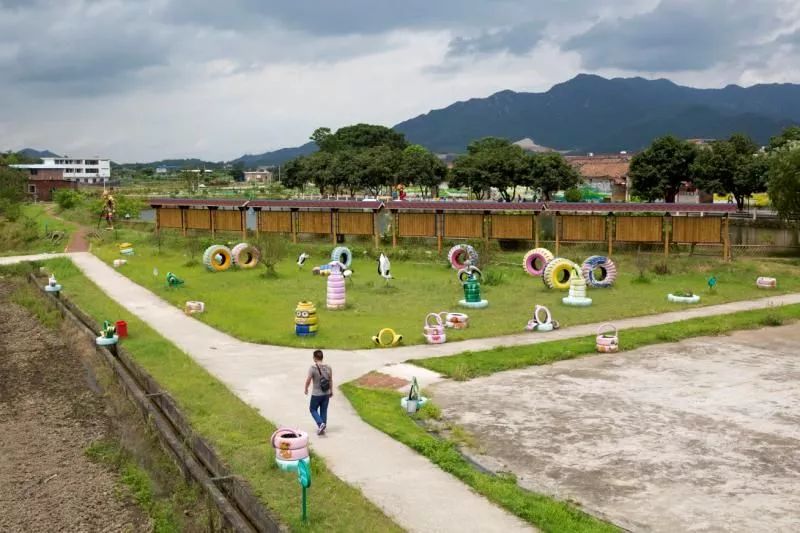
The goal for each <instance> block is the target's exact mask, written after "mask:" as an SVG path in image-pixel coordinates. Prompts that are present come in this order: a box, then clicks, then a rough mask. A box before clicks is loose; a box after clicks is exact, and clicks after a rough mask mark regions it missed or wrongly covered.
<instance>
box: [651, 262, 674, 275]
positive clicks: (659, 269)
mask: <svg viewBox="0 0 800 533" xmlns="http://www.w3.org/2000/svg"><path fill="white" fill-rule="evenodd" d="M653 272H655V273H656V274H658V275H659V276H666V275H667V274H669V273H670V270H669V265H668V264H667V262H666V261H661V262H660V263H656V264H655V266H653Z"/></svg>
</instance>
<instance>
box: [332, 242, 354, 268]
mask: <svg viewBox="0 0 800 533" xmlns="http://www.w3.org/2000/svg"><path fill="white" fill-rule="evenodd" d="M331 261H339V262H340V263H342V264H343V265H344V266H346V267H347V268H350V265H352V264H353V253H352V252H351V251H350V249H349V248H347V247H346V246H337V247H336V248H334V249H333V251H332V252H331Z"/></svg>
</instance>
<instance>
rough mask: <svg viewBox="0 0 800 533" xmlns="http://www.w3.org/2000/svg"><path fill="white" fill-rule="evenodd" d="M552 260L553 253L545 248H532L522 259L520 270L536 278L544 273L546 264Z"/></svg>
mask: <svg viewBox="0 0 800 533" xmlns="http://www.w3.org/2000/svg"><path fill="white" fill-rule="evenodd" d="M552 260H553V253H552V252H551V251H550V250H548V249H547V248H534V249H533V250H531V251H529V252H528V253H527V254H525V257H524V258H523V259H522V268H524V269H525V272H527V273H528V274H530V275H531V276H534V277H538V276H541V275H542V274H543V273H544V269H545V267H547V263H549V262H550V261H552Z"/></svg>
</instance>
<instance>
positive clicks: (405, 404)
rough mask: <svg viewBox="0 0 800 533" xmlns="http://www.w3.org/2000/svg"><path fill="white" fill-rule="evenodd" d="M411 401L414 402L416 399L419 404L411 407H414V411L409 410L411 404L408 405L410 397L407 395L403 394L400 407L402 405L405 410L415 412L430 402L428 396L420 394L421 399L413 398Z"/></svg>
mask: <svg viewBox="0 0 800 533" xmlns="http://www.w3.org/2000/svg"><path fill="white" fill-rule="evenodd" d="M411 401H412V402H414V401H416V403H417V406H416V408H414V407H413V406H412V407H411V408H412V409H413V411H409V410H408V409H409V405H408V402H409V399H408V398H407V397H405V396H403V397H402V398H400V407H402V408H403V411H405V412H407V413H408V412H413V413H416V412H417V411H419V410H420V409H422V406H423V405H425V404H426V403H428V398H426V397H425V396H420V397H419V400H411Z"/></svg>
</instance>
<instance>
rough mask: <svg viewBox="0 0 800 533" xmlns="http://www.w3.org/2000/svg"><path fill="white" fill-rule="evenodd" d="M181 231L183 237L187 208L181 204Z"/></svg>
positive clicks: (184, 234)
mask: <svg viewBox="0 0 800 533" xmlns="http://www.w3.org/2000/svg"><path fill="white" fill-rule="evenodd" d="M180 210H181V233H182V234H183V236H184V237H186V212H187V211H188V210H189V208H188V207H184V206H181V207H180Z"/></svg>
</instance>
